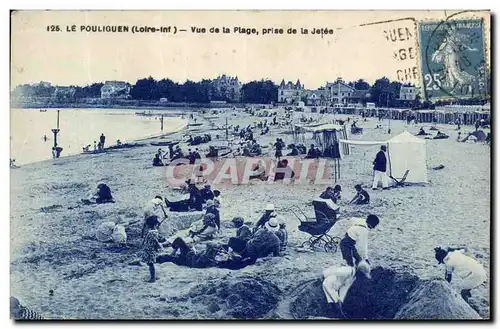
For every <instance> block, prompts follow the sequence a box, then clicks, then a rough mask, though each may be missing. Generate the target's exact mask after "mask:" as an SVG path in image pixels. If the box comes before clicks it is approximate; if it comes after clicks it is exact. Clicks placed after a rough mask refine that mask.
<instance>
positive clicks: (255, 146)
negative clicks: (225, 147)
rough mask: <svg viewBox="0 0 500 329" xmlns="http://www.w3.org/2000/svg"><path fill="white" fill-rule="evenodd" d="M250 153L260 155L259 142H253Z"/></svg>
mask: <svg viewBox="0 0 500 329" xmlns="http://www.w3.org/2000/svg"><path fill="white" fill-rule="evenodd" d="M250 153H251V154H252V156H258V155H262V148H261V147H260V145H259V144H257V143H255V144H253V145H252V150H251V151H250Z"/></svg>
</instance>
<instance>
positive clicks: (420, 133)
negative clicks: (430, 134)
mask: <svg viewBox="0 0 500 329" xmlns="http://www.w3.org/2000/svg"><path fill="white" fill-rule="evenodd" d="M426 135H427V133H426V132H425V130H424V127H420V130H419V131H418V134H417V136H426Z"/></svg>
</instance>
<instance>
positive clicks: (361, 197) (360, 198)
mask: <svg viewBox="0 0 500 329" xmlns="http://www.w3.org/2000/svg"><path fill="white" fill-rule="evenodd" d="M354 188H355V189H356V195H355V196H354V198H353V199H352V200H351V201H350V202H349V203H348V204H368V203H370V195H369V194H368V192H366V190H365V189H363V188H362V187H361V185H360V184H357V185H356V186H354Z"/></svg>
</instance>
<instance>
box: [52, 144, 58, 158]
mask: <svg viewBox="0 0 500 329" xmlns="http://www.w3.org/2000/svg"><path fill="white" fill-rule="evenodd" d="M56 156H57V152H56V147H55V146H52V159H55V158H56Z"/></svg>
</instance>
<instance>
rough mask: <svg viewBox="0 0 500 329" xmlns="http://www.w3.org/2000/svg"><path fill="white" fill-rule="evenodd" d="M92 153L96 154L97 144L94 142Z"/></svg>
mask: <svg viewBox="0 0 500 329" xmlns="http://www.w3.org/2000/svg"><path fill="white" fill-rule="evenodd" d="M94 152H97V142H96V141H94Z"/></svg>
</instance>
